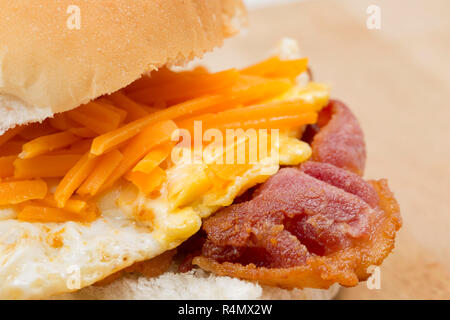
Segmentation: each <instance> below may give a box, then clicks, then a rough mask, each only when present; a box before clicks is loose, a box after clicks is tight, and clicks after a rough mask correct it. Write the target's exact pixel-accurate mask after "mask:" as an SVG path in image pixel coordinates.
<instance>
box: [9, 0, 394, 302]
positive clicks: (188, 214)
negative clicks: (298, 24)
mask: <svg viewBox="0 0 450 320" xmlns="http://www.w3.org/2000/svg"><path fill="white" fill-rule="evenodd" d="M245 23H246V12H245V8H244V6H243V4H242V3H241V1H240V0H210V1H197V0H183V1H181V0H170V1H168V0H164V1H163V0H156V1H141V0H136V1H122V0H111V1H108V2H107V3H103V4H99V3H97V2H95V1H78V5H77V6H75V8H74V6H73V5H72V4H71V2H70V1H66V0H63V1H57V2H47V1H45V2H44V1H42V0H35V1H16V2H14V3H13V4H11V3H8V4H6V3H2V4H0V25H1V27H0V57H1V59H0V66H1V68H0V117H1V120H0V266H1V267H0V298H2V299H67V298H69V299H78V298H81V299H193V298H203V299H205V298H208V299H277V298H281V299H331V298H332V297H333V296H334V295H335V294H336V292H337V290H338V289H339V287H340V286H355V285H357V284H358V283H359V282H360V281H364V280H367V278H368V277H369V276H370V272H369V269H370V267H372V266H378V265H380V264H381V263H382V262H383V260H384V259H385V258H386V256H387V255H388V254H389V253H390V252H391V251H392V250H393V248H394V241H395V235H396V232H397V231H398V230H399V228H400V227H401V217H400V212H399V206H398V204H397V202H396V200H395V198H394V196H393V194H392V192H391V191H390V189H389V187H388V184H387V181H386V180H385V179H381V180H364V179H363V173H364V167H365V160H366V151H365V142H364V136H363V132H362V129H361V127H360V125H359V123H358V120H357V119H356V117H355V116H354V114H353V113H352V111H351V110H350V109H349V108H348V107H347V106H346V105H345V104H344V103H343V102H341V101H338V100H334V99H331V98H330V88H329V87H328V86H327V85H325V84H323V83H320V82H315V81H314V80H313V79H312V75H311V72H310V69H309V66H308V59H307V58H305V57H302V56H301V55H299V54H298V51H297V48H296V45H295V42H293V41H291V40H285V41H283V42H282V45H281V46H280V49H279V50H278V52H277V53H275V54H274V55H272V56H270V57H269V58H267V59H266V60H264V61H262V62H257V63H255V64H254V65H251V66H248V67H246V68H243V69H228V70H222V71H219V72H210V71H208V69H206V68H205V67H203V66H196V67H190V68H183V67H182V66H184V65H186V63H188V62H190V61H192V60H193V59H195V58H199V57H201V56H202V55H203V54H204V53H206V52H208V51H211V50H212V49H213V48H215V47H217V46H220V45H222V43H223V41H224V40H225V39H226V38H227V37H229V36H231V35H234V34H236V33H237V32H238V30H239V28H240V27H241V26H242V25H245Z"/></svg>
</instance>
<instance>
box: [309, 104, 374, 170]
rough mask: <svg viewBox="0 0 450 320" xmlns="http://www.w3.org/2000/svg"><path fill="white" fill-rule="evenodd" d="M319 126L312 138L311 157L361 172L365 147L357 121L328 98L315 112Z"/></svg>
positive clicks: (341, 105)
mask: <svg viewBox="0 0 450 320" xmlns="http://www.w3.org/2000/svg"><path fill="white" fill-rule="evenodd" d="M317 125H318V126H319V128H320V131H319V133H317V134H316V135H315V136H314V138H313V141H312V144H311V146H312V149H313V154H312V160H314V161H318V162H325V163H330V164H333V165H335V166H336V167H338V168H343V169H346V170H350V171H352V172H355V173H357V174H359V175H362V174H363V172H364V165H365V162H366V148H365V143H364V135H363V132H362V130H361V127H360V126H359V123H358V120H357V119H356V117H355V116H354V115H353V113H352V112H351V111H350V109H349V108H348V107H347V106H346V105H345V104H343V103H342V102H340V101H337V100H331V101H330V103H329V104H328V106H327V107H325V108H324V109H323V110H322V111H321V112H320V115H319V121H318V123H317Z"/></svg>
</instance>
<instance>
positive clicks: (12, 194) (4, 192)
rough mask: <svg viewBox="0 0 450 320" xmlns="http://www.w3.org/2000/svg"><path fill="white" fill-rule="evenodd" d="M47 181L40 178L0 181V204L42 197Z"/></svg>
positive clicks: (45, 190) (45, 192)
mask: <svg viewBox="0 0 450 320" xmlns="http://www.w3.org/2000/svg"><path fill="white" fill-rule="evenodd" d="M46 194H47V183H45V182H44V181H42V180H25V181H11V182H2V183H0V205H2V206H3V205H11V204H18V203H21V202H25V201H28V200H33V199H43V198H44V197H45V195H46Z"/></svg>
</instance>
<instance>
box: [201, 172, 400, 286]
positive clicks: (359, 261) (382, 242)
mask: <svg viewBox="0 0 450 320" xmlns="http://www.w3.org/2000/svg"><path fill="white" fill-rule="evenodd" d="M370 183H371V184H372V185H373V187H374V188H375V190H376V191H377V193H378V195H379V197H380V202H379V207H380V209H381V210H382V211H383V212H384V217H383V219H381V221H380V222H379V224H378V226H377V228H376V230H375V231H374V232H373V233H372V236H371V237H369V240H367V241H365V242H363V243H361V244H359V245H358V246H355V247H352V248H350V249H346V250H341V251H338V252H336V253H335V254H332V255H327V256H313V257H311V258H309V259H308V260H307V261H306V264H305V265H302V266H298V267H292V268H258V267H256V266H255V265H253V264H249V265H246V266H244V265H241V264H238V263H230V262H224V263H219V262H217V261H215V260H214V259H210V258H205V257H196V258H194V260H193V263H194V264H196V265H198V266H199V267H201V268H202V269H204V270H206V271H211V272H213V273H215V274H217V275H220V276H230V277H235V278H240V279H245V280H251V281H258V282H259V283H261V284H265V285H270V286H280V287H283V288H323V289H325V288H329V287H330V286H331V285H332V284H334V283H336V282H337V283H339V284H341V285H343V286H355V285H357V284H358V282H359V281H363V280H366V279H367V278H368V276H369V274H368V273H367V268H368V267H369V266H371V265H380V264H381V262H382V261H383V260H384V259H385V258H386V256H387V255H388V254H389V253H390V252H391V251H392V249H393V248H394V242H395V234H396V231H397V230H398V229H399V228H400V226H401V217H400V209H399V206H398V204H397V201H396V200H395V198H394V195H393V194H392V192H391V191H390V190H389V188H388V185H387V181H386V180H379V181H370Z"/></svg>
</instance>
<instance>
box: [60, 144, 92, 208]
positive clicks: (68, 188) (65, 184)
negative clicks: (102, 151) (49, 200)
mask: <svg viewBox="0 0 450 320" xmlns="http://www.w3.org/2000/svg"><path fill="white" fill-rule="evenodd" d="M97 160H98V158H97V157H93V156H92V155H91V154H90V153H89V152H88V153H86V154H85V155H84V156H83V157H82V158H81V159H80V160H79V161H78V162H77V163H76V164H75V165H74V166H73V167H72V168H71V169H70V170H69V172H67V174H66V175H65V176H64V178H63V179H62V180H61V182H60V183H59V185H58V187H57V188H56V191H55V200H56V203H57V204H58V207H59V208H63V207H64V206H65V205H66V202H67V200H69V198H70V197H71V196H72V194H73V193H74V192H75V190H76V189H78V187H79V186H80V185H81V184H82V183H83V181H84V180H85V179H86V178H87V177H88V176H89V175H90V174H91V172H92V170H93V169H94V167H95V165H96V163H97Z"/></svg>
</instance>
